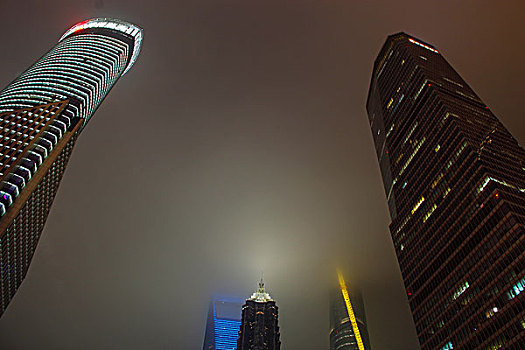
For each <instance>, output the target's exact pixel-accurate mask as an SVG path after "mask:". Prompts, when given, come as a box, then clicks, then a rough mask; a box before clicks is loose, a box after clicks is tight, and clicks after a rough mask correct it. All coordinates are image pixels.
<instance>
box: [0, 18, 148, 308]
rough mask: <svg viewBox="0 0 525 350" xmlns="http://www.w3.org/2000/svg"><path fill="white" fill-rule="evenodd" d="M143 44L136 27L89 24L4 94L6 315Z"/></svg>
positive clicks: (2, 283) (0, 171) (1, 157)
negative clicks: (87, 139) (84, 149)
mask: <svg viewBox="0 0 525 350" xmlns="http://www.w3.org/2000/svg"><path fill="white" fill-rule="evenodd" d="M141 41H142V30H141V29H140V28H139V27H137V26H135V25H133V24H130V23H126V22H122V21H119V20H114V19H106V18H96V19H90V20H87V21H83V22H81V23H78V24H76V25H74V26H73V27H72V28H71V29H69V30H68V31H67V32H66V33H65V34H64V35H63V36H62V38H60V40H59V42H58V44H57V45H56V46H54V47H53V48H52V49H51V50H50V51H49V52H47V53H46V54H45V55H44V56H43V57H42V58H40V59H39V60H38V61H37V62H36V63H35V64H34V65H32V66H31V67H30V68H29V69H27V70H26V71H25V72H24V73H22V74H21V75H20V76H19V77H17V78H16V79H15V80H14V81H13V82H12V83H11V84H9V85H8V86H7V87H6V88H5V89H3V90H2V91H1V92H0V133H1V137H2V139H1V140H0V182H1V183H0V216H1V217H0V274H1V278H0V292H1V298H0V301H1V305H0V314H2V313H3V312H4V310H5V309H6V307H7V305H8V304H9V302H10V300H11V298H12V297H13V296H14V294H15V292H16V290H17V289H18V287H19V286H20V284H21V283H22V280H23V279H24V277H25V275H26V273H27V270H28V268H29V264H30V262H31V258H32V256H33V253H34V251H35V248H36V245H37V243H38V239H39V238H40V235H41V233H42V230H43V228H44V225H45V222H46V219H47V215H48V214H49V210H50V208H51V204H52V202H53V199H54V197H55V195H56V192H57V189H58V185H59V183H60V180H61V178H62V175H63V173H64V170H65V167H66V165H67V162H68V160H69V157H70V155H71V151H72V149H73V146H74V145H75V141H76V139H77V137H78V135H79V134H80V132H81V131H82V129H83V128H84V126H85V125H86V123H87V122H88V121H89V119H90V118H91V116H92V115H93V113H94V112H95V110H96V109H97V107H98V106H99V105H100V103H101V102H102V100H103V99H104V97H105V96H106V95H107V94H108V92H109V90H110V89H111V88H112V87H113V85H114V84H115V83H116V82H117V80H118V79H119V77H120V76H121V75H123V74H124V73H125V72H127V71H128V70H129V69H130V68H131V66H132V65H133V63H134V62H135V60H136V59H137V56H138V54H139V51H140V46H141Z"/></svg>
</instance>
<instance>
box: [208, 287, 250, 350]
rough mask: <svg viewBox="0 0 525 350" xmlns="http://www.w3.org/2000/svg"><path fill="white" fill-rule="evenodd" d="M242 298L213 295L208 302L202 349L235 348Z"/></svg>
mask: <svg viewBox="0 0 525 350" xmlns="http://www.w3.org/2000/svg"><path fill="white" fill-rule="evenodd" d="M243 304H244V300H243V299H241V298H235V297H226V296H215V297H213V300H212V302H211V303H210V310H209V312H208V321H207V322H206V333H205V335H204V346H203V347H202V349H203V350H236V349H237V339H238V338H239V330H240V329H241V311H242V305H243Z"/></svg>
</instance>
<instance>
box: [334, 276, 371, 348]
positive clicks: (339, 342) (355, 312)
mask: <svg viewBox="0 0 525 350" xmlns="http://www.w3.org/2000/svg"><path fill="white" fill-rule="evenodd" d="M337 278H338V286H337V288H334V289H333V290H332V291H331V293H330V350H370V349H371V347H370V340H369V339H368V330H367V326H366V316H365V306H364V303H363V299H362V298H361V294H360V293H359V291H358V290H357V289H356V288H348V287H347V285H346V283H345V280H344V278H343V275H342V273H341V272H338V273H337Z"/></svg>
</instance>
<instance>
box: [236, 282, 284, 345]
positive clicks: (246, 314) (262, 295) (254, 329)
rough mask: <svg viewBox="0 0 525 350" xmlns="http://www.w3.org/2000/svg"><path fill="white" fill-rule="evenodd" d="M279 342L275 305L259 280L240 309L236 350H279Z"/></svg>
mask: <svg viewBox="0 0 525 350" xmlns="http://www.w3.org/2000/svg"><path fill="white" fill-rule="evenodd" d="M280 348H281V340H280V333H279V325H278V314H277V305H276V304H275V301H274V300H273V299H272V298H271V297H270V294H268V293H266V291H265V289H264V282H263V281H262V279H261V282H259V288H258V289H257V291H256V292H255V293H253V294H252V296H251V298H250V299H248V300H246V304H245V305H244V306H243V307H242V323H241V331H240V332H239V340H238V345H237V349H238V350H279V349H280Z"/></svg>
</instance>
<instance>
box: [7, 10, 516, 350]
mask: <svg viewBox="0 0 525 350" xmlns="http://www.w3.org/2000/svg"><path fill="white" fill-rule="evenodd" d="M520 7H521V8H520ZM523 10H524V9H523V4H522V2H520V1H509V2H506V3H505V6H497V5H496V4H495V3H494V2H490V1H462V2H461V3H457V2H455V1H448V2H443V1H427V2H424V3H422V2H420V1H413V2H390V1H381V2H379V1H366V2H359V1H333V2H324V1H287V2H282V1H216V0H209V1H205V0H202V1H191V2H190V1H179V2H175V1H170V2H168V1H109V0H106V1H92V0H90V1H87V0H86V1H66V0H62V1H51V0H48V1H36V0H35V1H29V0H28V1H18V2H9V3H6V2H4V3H2V4H1V5H0V12H1V13H3V14H4V16H3V23H2V24H3V26H2V31H1V34H0V38H1V42H2V47H3V49H2V56H1V58H0V62H1V66H0V67H1V68H0V85H1V86H5V85H7V84H8V83H9V82H10V81H11V80H12V79H13V78H15V77H16V76H17V75H18V74H20V72H22V71H23V70H24V69H25V68H27V67H28V66H29V65H30V64H31V63H33V62H34V60H35V59H37V58H38V57H40V56H41V55H42V54H43V53H44V52H45V51H46V50H48V49H49V48H50V47H51V46H52V45H54V43H55V42H56V40H57V39H58V38H59V37H60V35H61V34H62V33H63V32H64V31H65V30H66V29H67V28H68V27H69V26H70V25H72V24H73V23H75V22H76V21H79V20H82V19H85V18H88V17H94V16H107V17H118V18H122V19H126V20H129V21H131V22H134V23H137V24H139V25H141V26H142V27H143V28H144V31H145V40H144V47H143V51H142V53H141V56H140V57H139V60H138V62H137V63H136V65H135V66H134V67H133V69H132V70H131V71H130V72H129V73H128V74H127V75H126V76H124V77H123V78H122V79H121V81H119V82H118V84H117V85H116V87H115V89H114V90H113V91H111V93H110V94H109V96H108V98H107V99H106V101H104V103H103V105H102V106H101V107H100V109H99V110H98V111H97V113H96V115H95V117H94V118H93V119H92V120H91V122H90V124H89V125H88V126H87V128H86V129H85V130H84V131H83V133H82V135H81V137H80V139H79V141H78V143H77V146H76V148H75V151H74V152H73V156H72V158H71V161H70V164H69V166H68V169H67V171H66V174H65V177H64V179H63V181H62V185H61V187H60V190H59V193H58V196H57V198H56V200H55V203H54V205H53V209H52V211H51V214H50V216H49V220H48V223H47V226H46V229H45V232H44V234H43V236H42V238H41V240H40V243H39V247H38V249H37V251H36V254H35V257H34V259H33V263H32V265H31V269H30V271H29V274H28V276H27V278H26V280H25V281H24V283H23V285H22V287H21V289H20V290H19V292H18V294H17V296H16V297H15V298H14V300H13V301H12V302H11V304H10V306H9V308H8V310H7V311H6V313H5V314H4V315H3V317H2V318H1V319H0V348H2V349H35V348H38V349H76V348H79V349H124V348H125V349H144V348H147V349H198V348H200V347H201V346H202V345H201V344H202V340H203V335H204V327H205V320H206V312H207V308H208V302H209V300H210V297H211V294H212V293H220V294H235V295H240V296H249V294H250V293H251V292H252V291H253V290H254V289H255V287H256V282H257V279H258V278H259V276H260V272H261V270H264V273H265V277H266V282H267V287H268V289H269V291H270V293H271V294H272V296H274V297H275V298H276V299H277V302H278V305H279V307H280V325H281V331H282V341H283V348H284V349H292V350H293V349H305V350H306V349H323V348H324V349H326V348H328V332H329V329H328V327H329V324H328V321H329V318H328V299H327V297H328V292H327V290H326V287H327V285H328V284H329V283H330V282H334V283H335V272H333V271H332V270H331V268H332V267H333V266H334V265H335V264H337V263H339V264H341V265H344V267H345V268H346V269H347V270H348V274H349V275H351V276H352V277H353V279H352V280H351V283H355V284H358V285H360V287H361V289H362V291H363V296H364V299H365V303H366V309H367V312H368V314H367V316H368V321H369V333H370V336H371V341H372V345H373V347H374V349H375V350H382V349H384V350H396V349H403V350H407V349H416V348H417V340H416V338H415V331H414V329H413V323H412V321H411V316H410V311H409V308H408V305H407V304H406V297H405V295H404V291H403V286H402V282H401V280H400V276H399V269H398V266H397V262H396V259H395V255H394V251H393V248H392V244H391V241H390V238H389V233H388V229H387V226H388V223H389V218H388V213H387V209H386V202H385V198H384V193H383V192H382V191H383V190H382V184H381V180H380V174H379V169H378V165H377V160H376V158H375V154H374V148H373V143H372V139H371V137H370V136H371V135H370V130H369V128H368V124H367V116H366V112H365V100H366V96H367V91H368V84H369V79H370V74H371V68H372V64H373V60H374V59H375V56H376V55H377V53H378V51H379V49H380V47H381V45H382V44H383V42H384V40H385V38H386V36H387V35H389V34H392V33H395V32H398V31H406V32H408V33H411V34H412V35H415V36H416V37H419V38H421V39H422V40H425V41H428V42H430V43H432V44H434V45H436V46H437V47H438V48H439V50H440V51H441V52H442V53H443V54H444V55H445V57H446V58H447V59H448V60H449V61H450V62H451V64H452V65H453V66H454V67H455V68H456V69H457V70H458V72H459V73H460V74H461V75H462V76H463V77H464V79H465V80H466V81H467V82H469V84H471V86H472V87H473V88H474V90H475V91H476V92H477V93H478V94H479V95H480V96H481V97H482V99H484V101H485V102H486V103H487V104H488V105H489V106H490V107H491V108H492V110H493V111H494V112H495V113H496V115H498V116H499V117H500V118H501V120H502V121H503V122H504V124H505V125H506V126H507V127H508V128H509V129H510V131H511V132H512V133H513V134H514V135H515V136H516V137H517V138H518V140H520V141H522V142H523V140H524V139H525V126H524V119H523V113H522V106H521V100H520V99H521V98H522V95H523V87H522V84H521V82H522V81H524V80H525V76H524V75H525V70H523V68H522V63H523V62H524V61H525V51H524V49H523V45H522V44H523V30H522V28H521V22H522V14H523ZM332 272H333V275H330V273H332Z"/></svg>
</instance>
